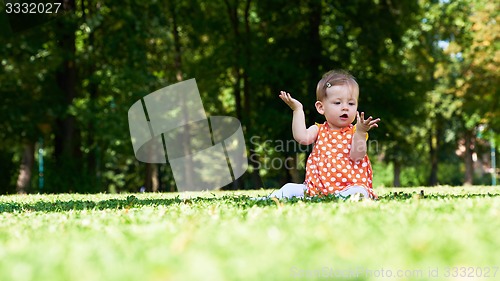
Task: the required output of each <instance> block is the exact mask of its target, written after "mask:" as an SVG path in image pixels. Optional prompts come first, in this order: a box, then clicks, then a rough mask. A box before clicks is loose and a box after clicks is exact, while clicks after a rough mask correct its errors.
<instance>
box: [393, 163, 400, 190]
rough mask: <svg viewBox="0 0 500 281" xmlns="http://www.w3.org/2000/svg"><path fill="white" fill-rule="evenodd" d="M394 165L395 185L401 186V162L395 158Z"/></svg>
mask: <svg viewBox="0 0 500 281" xmlns="http://www.w3.org/2000/svg"><path fill="white" fill-rule="evenodd" d="M392 164H393V165H394V166H393V169H394V170H393V171H394V178H393V181H392V185H393V187H400V186H401V162H399V161H397V160H394V161H393V162H392Z"/></svg>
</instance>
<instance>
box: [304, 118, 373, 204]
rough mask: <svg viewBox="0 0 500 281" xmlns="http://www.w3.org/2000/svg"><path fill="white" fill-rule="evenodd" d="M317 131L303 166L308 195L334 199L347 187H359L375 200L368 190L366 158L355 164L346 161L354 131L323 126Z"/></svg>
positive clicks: (348, 128) (367, 161)
mask: <svg viewBox="0 0 500 281" xmlns="http://www.w3.org/2000/svg"><path fill="white" fill-rule="evenodd" d="M318 127H319V132H318V137H317V138H316V142H315V144H314V147H313V151H312V152H311V154H310V155H309V158H308V159H307V164H306V177H305V182H304V184H305V185H306V187H307V193H308V195H309V196H323V195H329V194H334V195H337V194H338V193H339V192H340V191H343V190H346V189H348V188H349V187H351V186H361V187H364V188H365V189H366V190H367V191H368V194H369V195H370V197H372V198H377V195H375V194H374V193H373V189H372V178H373V171H372V167H371V164H370V160H369V159H368V155H365V157H364V158H363V159H362V160H359V161H357V162H354V161H352V160H351V159H350V153H351V141H352V137H353V134H354V132H355V131H356V127H355V126H353V125H349V127H346V128H343V129H340V130H333V129H330V128H329V126H328V124H327V123H326V122H325V123H324V124H318Z"/></svg>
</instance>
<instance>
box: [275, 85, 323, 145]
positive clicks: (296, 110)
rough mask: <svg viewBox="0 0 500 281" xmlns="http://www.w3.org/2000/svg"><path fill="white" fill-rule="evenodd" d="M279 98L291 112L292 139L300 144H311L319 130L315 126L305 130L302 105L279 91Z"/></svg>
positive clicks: (287, 94)
mask: <svg viewBox="0 0 500 281" xmlns="http://www.w3.org/2000/svg"><path fill="white" fill-rule="evenodd" d="M280 98H281V99H282V100H283V101H284V102H285V103H286V104H288V106H289V107H290V108H291V109H292V110H293V119H292V133H293V138H294V139H295V140H296V141H297V142H298V143H300V144H304V145H309V144H311V143H313V142H314V141H315V140H316V137H317V136H318V130H319V129H318V126H316V125H312V126H311V127H309V128H307V129H306V118H305V115H304V110H303V107H302V104H301V103H300V102H299V101H298V100H296V99H294V98H292V96H290V94H289V93H287V92H285V91H281V93H280Z"/></svg>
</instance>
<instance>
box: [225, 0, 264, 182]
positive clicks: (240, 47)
mask: <svg viewBox="0 0 500 281" xmlns="http://www.w3.org/2000/svg"><path fill="white" fill-rule="evenodd" d="M224 2H225V4H226V7H227V13H228V16H229V20H230V22H231V26H232V29H233V35H234V45H233V46H234V61H235V63H234V65H233V74H234V76H235V83H234V86H233V88H234V98H235V103H236V117H237V118H238V120H240V122H241V123H242V126H243V128H244V132H245V133H246V134H250V133H251V132H252V117H251V115H250V114H251V108H252V106H251V96H250V95H251V81H250V79H249V75H248V73H250V71H251V45H250V42H251V38H250V36H251V30H250V5H251V0H247V1H245V7H244V11H243V14H244V18H243V20H244V28H245V30H244V31H245V32H244V37H242V36H241V32H240V28H239V26H240V19H239V17H238V5H239V3H240V2H238V1H235V3H234V5H231V3H230V2H229V1H228V0H225V1H224ZM242 82H243V83H242ZM242 84H243V89H242ZM242 90H243V91H242ZM242 92H243V98H242ZM248 146H249V154H248V155H249V156H252V155H253V154H254V153H255V151H254V147H253V144H252V143H250V144H248ZM250 165H251V166H252V168H253V169H252V173H251V175H250V179H251V182H252V186H253V187H254V188H258V187H262V186H263V181H262V178H261V176H260V169H259V165H258V161H250ZM230 188H232V189H242V188H244V187H243V183H242V180H236V181H235V182H233V184H232V185H231V186H230Z"/></svg>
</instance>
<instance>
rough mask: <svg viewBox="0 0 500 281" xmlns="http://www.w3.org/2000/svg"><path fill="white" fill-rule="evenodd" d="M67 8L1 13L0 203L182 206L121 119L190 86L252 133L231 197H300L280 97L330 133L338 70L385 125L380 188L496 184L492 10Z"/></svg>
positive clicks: (372, 4)
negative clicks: (251, 192) (319, 105)
mask: <svg viewBox="0 0 500 281" xmlns="http://www.w3.org/2000/svg"><path fill="white" fill-rule="evenodd" d="M63 2H64V5H63V7H62V8H61V9H62V10H61V11H60V12H59V13H58V14H56V15H47V16H46V17H40V16H37V17H35V16H33V17H28V16H25V17H22V16H21V15H13V14H8V15H7V14H6V12H5V10H4V9H5V7H1V8H0V12H1V14H2V17H1V18H0V19H1V20H0V24H1V25H2V31H0V35H1V38H0V46H1V48H0V62H1V67H0V85H1V87H0V96H1V101H2V102H1V103H0V193H1V194H12V193H38V192H41V193H63V192H79V193H96V192H136V191H139V190H140V189H141V188H142V187H144V189H145V190H146V191H175V189H176V188H175V182H174V179H173V176H172V172H171V170H170V168H169V166H168V165H157V164H146V163H141V162H139V161H137V160H136V159H135V157H134V152H133V149H132V144H131V141H130V134H129V128H128V121H127V111H128V109H129V108H130V106H131V105H132V104H133V103H134V102H136V101H137V100H139V99H141V98H142V97H144V96H145V95H147V94H149V93H151V92H153V91H155V90H157V89H160V88H163V87H165V86H168V85H171V84H174V83H177V82H180V81H183V80H187V79H190V78H196V81H197V84H198V88H199V90H200V94H201V96H202V100H203V103H204V106H205V110H206V112H207V114H208V115H211V116H214V115H227V116H234V117H236V118H238V119H239V120H240V121H241V123H242V126H243V130H244V134H245V137H246V140H247V142H246V144H247V149H248V156H249V160H250V161H249V169H248V171H247V173H246V174H245V175H244V176H243V177H242V178H241V179H240V180H238V181H237V182H235V183H234V184H232V185H230V186H227V187H225V188H226V189H255V188H261V187H265V188H276V187H279V186H280V185H281V184H283V183H285V182H290V181H293V182H300V181H301V180H303V176H304V164H303V163H304V161H305V159H306V157H307V154H308V152H309V151H310V147H309V148H306V147H300V146H298V145H294V144H293V142H292V141H291V140H292V136H291V117H292V114H291V113H292V112H291V110H290V109H289V108H288V107H287V106H286V105H285V104H284V103H283V102H282V101H281V100H280V99H279V98H278V93H279V91H280V90H286V91H288V92H290V93H292V95H293V96H294V97H296V98H297V99H298V100H300V101H301V102H302V103H303V104H304V109H305V113H306V119H307V123H308V124H309V125H310V124H313V123H314V122H322V121H323V119H322V118H321V116H319V115H318V114H317V113H316V112H315V109H314V106H313V105H314V102H315V87H316V83H317V81H318V80H319V79H320V78H321V76H322V74H323V73H324V72H326V71H328V70H330V69H334V68H343V69H346V70H348V71H350V72H351V73H352V74H353V75H354V76H355V77H356V78H357V80H358V83H359V85H360V101H359V103H360V106H359V110H360V111H364V112H366V113H368V114H370V115H372V116H374V117H380V118H381V119H382V121H381V123H380V127H379V128H377V129H374V130H373V131H371V132H370V142H369V155H370V159H371V160H372V164H373V168H374V187H375V188H377V187H380V186H434V185H464V184H466V185H470V184H478V185H489V184H492V182H493V179H494V178H495V177H496V176H497V173H498V170H497V171H494V170H493V169H492V166H493V163H494V162H495V161H496V160H497V159H498V157H496V158H497V159H495V156H494V155H495V152H496V151H495V148H494V145H493V143H494V140H495V139H496V143H497V144H498V143H500V134H499V132H500V118H499V117H500V109H499V105H500V98H499V96H500V94H499V92H498V83H499V81H500V79H499V71H498V70H499V69H498V68H499V67H498V65H499V61H500V53H499V44H500V43H499V40H498V36H499V34H500V27H499V25H498V21H499V18H500V16H499V12H498V11H500V7H499V5H500V4H499V3H498V2H495V1H489V0H456V1H446V0H439V1H390V0H359V1H338V0H334V1H320V0H307V1H283V0H273V1H264V0H243V1H234V0H214V1H192V0H172V1H133V0H126V1H115V0H109V1H93V0H88V1H75V0H65V1H63ZM492 147H493V149H492ZM496 155H498V153H497V154H496ZM285 165H286V166H287V167H285ZM495 172H496V173H495ZM492 175H493V178H492Z"/></svg>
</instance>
